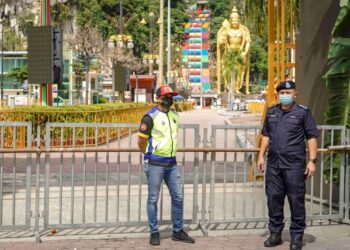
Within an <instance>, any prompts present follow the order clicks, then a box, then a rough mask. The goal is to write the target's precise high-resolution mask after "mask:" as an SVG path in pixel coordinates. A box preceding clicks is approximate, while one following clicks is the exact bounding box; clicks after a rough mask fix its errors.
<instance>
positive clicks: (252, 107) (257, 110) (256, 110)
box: [247, 102, 265, 114]
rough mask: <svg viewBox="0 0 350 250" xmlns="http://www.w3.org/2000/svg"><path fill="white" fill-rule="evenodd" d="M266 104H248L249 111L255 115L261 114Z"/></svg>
mask: <svg viewBox="0 0 350 250" xmlns="http://www.w3.org/2000/svg"><path fill="white" fill-rule="evenodd" d="M264 105H265V103H264V102H249V103H248V104H247V108H248V111H249V112H251V113H253V114H261V113H262V112H263V109H264Z"/></svg>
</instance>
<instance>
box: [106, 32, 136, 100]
mask: <svg viewBox="0 0 350 250" xmlns="http://www.w3.org/2000/svg"><path fill="white" fill-rule="evenodd" d="M125 46H126V48H127V50H125ZM108 48H109V49H111V50H115V49H116V54H115V55H113V58H112V69H114V64H115V63H116V62H121V63H122V62H124V61H125V60H124V58H123V57H122V56H123V55H124V53H125V51H128V53H131V52H132V49H133V48H134V42H133V40H132V36H128V35H124V34H119V35H113V36H111V37H110V38H109V42H108ZM127 56H129V55H127ZM112 72H113V80H112V102H113V103H114V101H115V75H114V70H112ZM127 75H128V74H127ZM119 99H120V97H119Z"/></svg>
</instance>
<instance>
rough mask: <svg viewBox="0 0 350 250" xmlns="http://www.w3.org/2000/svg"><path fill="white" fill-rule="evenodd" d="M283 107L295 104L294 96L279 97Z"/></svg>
mask: <svg viewBox="0 0 350 250" xmlns="http://www.w3.org/2000/svg"><path fill="white" fill-rule="evenodd" d="M279 98H280V101H281V103H282V105H289V104H292V103H293V96H292V95H279Z"/></svg>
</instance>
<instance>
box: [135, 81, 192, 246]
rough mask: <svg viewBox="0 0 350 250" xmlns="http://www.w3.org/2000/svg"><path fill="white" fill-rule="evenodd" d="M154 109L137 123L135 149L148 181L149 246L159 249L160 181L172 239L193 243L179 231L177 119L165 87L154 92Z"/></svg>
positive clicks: (180, 196) (167, 89)
mask: <svg viewBox="0 0 350 250" xmlns="http://www.w3.org/2000/svg"><path fill="white" fill-rule="evenodd" d="M156 95H157V99H158V101H159V103H158V105H157V106H155V107H153V108H152V109H150V110H149V111H148V112H147V113H146V115H145V116H144V117H143V118H142V120H141V125H140V130H139V137H138V145H139V148H140V150H141V151H142V152H143V153H144V154H145V155H144V160H145V164H144V170H145V173H146V175H147V181H148V199H147V215H148V222H149V227H150V232H151V235H150V244H151V245H159V244H160V236H159V231H158V225H157V203H158V197H159V191H160V187H161V184H162V181H163V180H164V181H165V184H166V185H167V186H168V189H169V193H170V196H171V217H172V221H173V234H172V239H173V240H175V241H182V242H186V243H194V240H193V239H192V238H191V237H190V236H189V235H188V234H187V233H186V232H185V231H184V230H183V205H182V204H183V196H182V186H181V183H182V181H181V175H180V172H179V170H178V168H177V166H176V150H177V131H178V125H179V116H178V114H177V113H176V112H175V110H173V109H171V108H170V107H171V105H172V104H173V98H172V97H173V96H176V95H177V93H176V92H174V91H173V90H172V89H171V88H170V87H169V86H162V87H160V88H158V89H157V91H156Z"/></svg>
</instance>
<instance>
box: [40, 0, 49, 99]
mask: <svg viewBox="0 0 350 250" xmlns="http://www.w3.org/2000/svg"><path fill="white" fill-rule="evenodd" d="M40 25H41V26H50V25H51V15H50V0H40ZM40 103H41V105H42V106H51V105H52V83H41V84H40Z"/></svg>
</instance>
